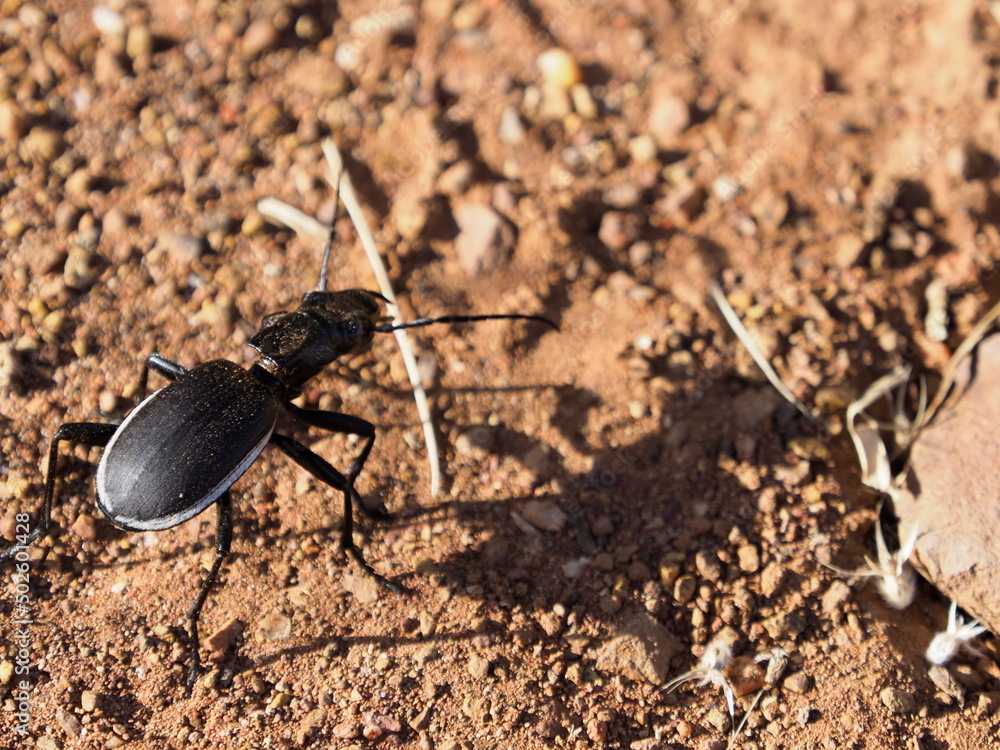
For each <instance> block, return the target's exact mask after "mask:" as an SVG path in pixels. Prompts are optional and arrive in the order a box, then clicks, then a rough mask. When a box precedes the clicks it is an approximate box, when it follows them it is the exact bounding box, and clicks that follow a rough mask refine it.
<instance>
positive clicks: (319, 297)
mask: <svg viewBox="0 0 1000 750" xmlns="http://www.w3.org/2000/svg"><path fill="white" fill-rule="evenodd" d="M384 299H385V298H384V297H382V295H381V294H378V293H376V292H368V291H365V290H363V289H348V290H345V291H340V292H318V291H316V292H309V293H308V294H306V295H305V296H304V297H303V298H302V306H301V307H300V308H299V309H298V310H296V311H294V312H277V313H272V314H271V315H267V316H265V318H264V320H263V321H262V322H261V326H260V330H259V331H257V333H256V334H254V336H253V338H251V339H250V346H252V347H253V348H254V349H256V350H257V351H259V352H260V353H261V356H262V357H263V358H264V360H265V361H264V365H265V366H266V367H267V369H269V370H271V371H272V372H274V374H276V375H279V376H280V377H281V379H282V381H283V382H285V384H286V385H287V386H289V387H298V386H299V385H301V384H302V383H304V382H305V381H306V380H308V379H309V378H311V377H312V376H313V375H315V374H316V373H317V372H319V371H320V370H321V369H322V368H323V367H325V366H326V365H328V364H330V363H331V362H334V361H335V360H337V359H338V358H340V357H341V356H343V355H345V354H349V353H351V352H357V351H362V350H364V349H365V348H367V346H368V345H369V344H370V343H371V339H372V334H373V332H374V328H375V326H376V325H377V323H378V321H379V319H380V318H381V315H382V313H381V309H380V306H379V301H380V300H384Z"/></svg>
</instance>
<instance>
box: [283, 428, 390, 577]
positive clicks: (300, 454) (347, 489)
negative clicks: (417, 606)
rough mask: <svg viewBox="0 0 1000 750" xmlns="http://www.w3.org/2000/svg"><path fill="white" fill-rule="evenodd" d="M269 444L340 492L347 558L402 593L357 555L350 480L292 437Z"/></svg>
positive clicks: (342, 538)
mask: <svg viewBox="0 0 1000 750" xmlns="http://www.w3.org/2000/svg"><path fill="white" fill-rule="evenodd" d="M271 441H272V442H273V443H274V444H275V445H277V446H278V447H279V448H281V450H282V451H284V452H285V454H286V455H288V457H289V458H291V459H292V460H293V461H294V462H295V463H297V464H298V465H299V466H301V467H302V468H303V469H305V470H306V471H308V472H309V473H310V474H312V475H313V476H314V477H316V478H317V479H319V480H320V481H321V482H324V483H326V484H328V485H330V486H331V487H333V488H334V489H337V490H340V491H341V492H343V493H344V516H343V521H342V522H341V527H340V546H341V547H342V548H343V550H344V552H345V553H346V554H347V555H348V557H350V558H351V559H352V560H354V562H356V563H357V564H358V565H359V566H361V568H362V569H363V570H364V571H365V573H367V574H368V575H370V576H371V577H372V578H374V579H375V580H376V581H377V582H378V584H379V585H380V586H382V587H383V588H385V589H388V590H389V591H393V592H395V593H397V594H398V593H401V592H402V591H403V590H404V589H403V587H402V586H400V585H399V584H398V583H394V582H393V581H390V580H389V579H388V578H386V577H385V576H383V575H381V574H380V573H377V572H376V571H375V569H374V568H372V566H371V565H370V564H369V563H368V561H367V560H365V558H364V556H363V555H362V554H361V550H359V549H358V547H357V545H355V544H354V512H353V505H352V504H351V496H352V494H355V493H354V480H353V478H350V479H349V478H348V477H345V476H344V475H343V474H341V473H340V472H339V471H337V470H336V469H335V468H333V467H332V466H331V465H330V463H329V462H328V461H327V460H326V459H324V458H323V457H322V456H319V455H317V454H316V453H313V452H312V451H311V450H309V449H308V448H306V446H304V445H302V443H300V442H299V441H298V440H295V439H294V438H290V437H288V436H287V435H282V434H280V433H277V432H275V433H272V435H271Z"/></svg>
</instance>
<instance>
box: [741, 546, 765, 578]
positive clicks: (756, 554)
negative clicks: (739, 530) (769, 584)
mask: <svg viewBox="0 0 1000 750" xmlns="http://www.w3.org/2000/svg"><path fill="white" fill-rule="evenodd" d="M736 559H737V561H738V563H739V566H740V570H742V571H743V572H744V573H756V572H757V571H758V570H759V569H760V550H758V549H757V546H756V545H754V544H743V545H740V547H739V549H737V550H736Z"/></svg>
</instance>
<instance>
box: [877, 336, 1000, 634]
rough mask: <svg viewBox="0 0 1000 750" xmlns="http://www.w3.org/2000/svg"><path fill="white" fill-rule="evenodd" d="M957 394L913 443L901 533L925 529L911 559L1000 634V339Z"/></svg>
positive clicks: (987, 343) (985, 350)
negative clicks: (999, 490) (999, 508)
mask: <svg viewBox="0 0 1000 750" xmlns="http://www.w3.org/2000/svg"><path fill="white" fill-rule="evenodd" d="M973 358H974V359H975V377H974V379H972V372H973V371H972V367H971V362H972V359H973ZM953 391H954V392H955V393H959V394H961V396H960V397H959V399H958V400H957V401H956V402H955V403H954V404H951V405H949V406H948V407H946V408H942V409H941V410H940V411H939V412H938V414H937V415H936V417H935V418H934V420H933V422H932V423H931V425H930V426H929V427H926V428H925V429H924V430H923V431H922V432H921V434H920V437H919V438H918V439H917V440H916V441H915V442H914V444H913V447H912V450H911V453H910V465H909V471H908V475H907V477H906V481H905V483H904V488H903V491H902V492H901V494H900V498H899V500H898V502H897V503H896V513H897V515H898V516H899V519H900V538H902V539H905V538H906V537H908V536H909V534H910V533H911V529H913V527H914V526H917V527H918V528H919V537H918V538H917V544H916V548H915V550H914V554H913V556H912V557H911V558H910V563H912V564H913V566H914V567H915V568H916V569H917V570H918V571H919V572H920V574H921V575H923V576H924V578H926V579H927V580H929V581H930V582H931V583H933V584H934V585H935V586H936V587H937V588H938V589H939V590H941V592H942V593H944V594H945V595H946V596H947V597H949V598H951V599H953V600H954V601H956V602H958V604H959V606H960V607H962V609H964V610H965V611H966V612H968V613H969V614H970V615H972V616H973V617H975V618H976V619H978V620H979V621H980V622H981V623H982V624H983V625H985V626H986V627H988V628H989V629H990V630H991V631H992V632H994V633H1000V589H997V586H996V581H997V579H998V577H1000V516H998V514H997V509H996V492H997V485H998V483H1000V432H998V431H997V429H996V426H997V425H998V424H1000V336H992V337H990V338H988V339H986V340H984V341H983V342H981V343H980V345H979V347H978V350H977V352H976V353H975V355H973V357H969V358H966V360H965V361H964V362H963V363H962V365H961V366H960V367H959V372H958V374H957V376H956V382H955V386H954V388H953Z"/></svg>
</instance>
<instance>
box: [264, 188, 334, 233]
mask: <svg viewBox="0 0 1000 750" xmlns="http://www.w3.org/2000/svg"><path fill="white" fill-rule="evenodd" d="M257 210H258V211H260V213H261V215H262V216H264V218H267V219H270V220H271V221H274V222H277V223H278V224H284V225H285V226H286V227H288V228H289V229H291V230H292V231H294V232H295V233H296V234H298V235H301V236H303V237H309V238H310V239H314V240H322V241H325V240H326V239H327V238H328V237H329V236H330V227H328V226H327V225H326V224H324V223H323V222H322V221H320V220H319V219H316V218H313V217H312V216H310V215H309V214H307V213H305V212H304V211H300V210H299V209H297V208H295V206H289V205H288V204H287V203H285V202H284V201H279V200H278V199H277V198H270V197H268V198H261V199H260V200H259V201H257Z"/></svg>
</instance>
